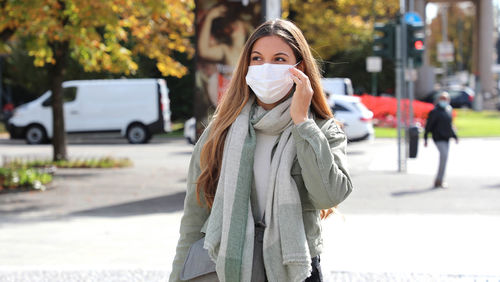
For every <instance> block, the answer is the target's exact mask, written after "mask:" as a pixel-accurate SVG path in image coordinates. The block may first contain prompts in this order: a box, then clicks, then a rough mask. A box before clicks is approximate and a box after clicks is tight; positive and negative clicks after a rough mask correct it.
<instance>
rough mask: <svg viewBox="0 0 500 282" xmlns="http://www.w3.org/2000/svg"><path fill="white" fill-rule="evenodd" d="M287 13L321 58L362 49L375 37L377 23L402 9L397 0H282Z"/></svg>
mask: <svg viewBox="0 0 500 282" xmlns="http://www.w3.org/2000/svg"><path fill="white" fill-rule="evenodd" d="M282 3H283V11H284V12H283V17H284V18H288V19H290V20H292V21H294V22H295V23H296V24H297V25H298V26H299V27H300V29H301V30H302V31H303V32H304V35H305V37H306V39H307V41H308V42H309V44H310V45H311V47H312V49H313V50H315V51H316V52H317V53H318V54H317V55H319V56H320V57H321V58H330V57H332V56H333V55H335V54H337V53H338V52H344V51H352V50H354V49H361V48H362V43H365V42H367V41H371V40H372V38H373V23H374V22H377V21H388V20H389V19H391V18H392V17H394V15H395V14H396V12H397V11H398V10H399V4H398V3H399V2H398V1H397V0H387V1H375V0H338V1H324V0H290V1H282Z"/></svg>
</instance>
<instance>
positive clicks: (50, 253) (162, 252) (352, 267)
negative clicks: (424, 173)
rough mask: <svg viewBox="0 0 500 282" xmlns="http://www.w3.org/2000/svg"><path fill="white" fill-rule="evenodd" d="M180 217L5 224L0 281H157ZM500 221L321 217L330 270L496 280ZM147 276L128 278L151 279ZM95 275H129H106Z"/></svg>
mask: <svg viewBox="0 0 500 282" xmlns="http://www.w3.org/2000/svg"><path fill="white" fill-rule="evenodd" d="M180 216H181V213H179V212H176V213H171V214H157V215H147V216H133V217H124V218H94V217H81V218H72V219H68V220H57V221H47V222H38V223H30V224H29V225H28V224H21V225H17V224H13V225H10V224H9V225H4V226H3V230H2V232H0V265H1V267H0V281H9V280H6V277H10V278H9V279H11V278H12V279H14V278H15V277H18V278H22V277H23V275H33V276H34V278H36V277H38V276H40V275H41V276H40V277H45V278H46V279H49V277H55V276H57V275H62V276H61V277H60V279H61V280H53V281H79V280H78V279H79V277H80V278H81V277H82V276H83V275H92V273H94V274H95V275H97V274H98V273H99V271H101V272H102V273H107V274H106V275H124V277H125V278H126V277H129V278H131V279H132V277H134V275H136V274H137V275H142V274H144V275H146V276H148V275H153V276H152V277H153V278H151V279H152V280H151V281H160V280H161V278H162V277H164V276H165V275H166V273H169V269H170V264H171V261H172V259H173V256H174V253H175V244H176V242H177V238H178V235H177V233H178V229H179V223H180ZM499 222H500V216H480V215H476V216H473V215H471V216H463V215H461V216H455V215H374V216H370V215H346V216H344V217H341V216H335V217H333V218H330V219H328V220H326V221H324V222H323V230H324V234H323V238H324V239H325V246H324V248H325V249H324V254H323V255H322V257H321V264H322V267H323V270H324V272H325V276H326V277H329V278H330V279H333V278H332V277H339V276H341V277H348V278H349V279H352V280H347V281H373V280H371V279H372V278H373V277H382V278H383V280H384V281H385V278H387V279H388V281H402V280H405V277H406V278H411V279H410V280H411V281H415V280H413V278H415V279H416V278H419V277H424V278H425V277H433V278H436V279H438V280H439V279H441V278H446V279H448V278H449V279H459V280H461V279H469V278H471V277H473V278H474V279H476V281H485V280H481V279H483V278H485V279H490V280H489V281H497V280H500V268H499V267H498V259H497V258H498V254H499V253H500V244H498V238H500V225H499V224H498V223H499ZM113 270H116V271H117V272H113ZM40 271H42V272H43V271H45V272H43V273H45V274H43V273H41V272H40ZM61 271H63V273H59V274H57V273H58V272H61ZM113 273H114V274H113ZM120 273H121V274H120ZM140 273H142V274H140ZM54 275H55V276H54ZM64 275H70V276H71V275H73V276H74V278H75V280H64V279H66V278H67V277H66V276H64ZM156 275H159V276H156ZM146 276H144V277H146ZM64 277H66V278H64ZM97 277H98V276H96V279H97ZM110 277H111V276H110ZM117 277H118V276H117ZM144 277H143V278H144ZM155 277H157V278H158V279H159V280H155V279H157V278H155ZM45 278H44V279H45ZM77 278H78V279H77ZM382 278H381V279H382ZM16 279H17V278H16ZM23 279H24V278H23ZM54 279H55V278H54ZM58 279H59V278H58ZM141 279H142V278H141ZM141 279H137V280H135V278H134V279H132V280H129V281H150V280H147V279H146V280H144V279H145V278H144V279H143V280H141ZM401 279H402V280H401ZM491 279H493V280H491ZM424 280H425V279H424ZM424 280H422V281H424ZM433 280H434V279H433ZM11 281H45V280H38V279H33V280H11ZM46 281H49V280H46ZM90 281H125V280H106V279H104V278H103V277H101V278H100V280H99V279H97V280H90ZM330 281H334V280H330ZM335 281H338V280H335ZM342 281H344V280H342ZM439 281H440V280H439Z"/></svg>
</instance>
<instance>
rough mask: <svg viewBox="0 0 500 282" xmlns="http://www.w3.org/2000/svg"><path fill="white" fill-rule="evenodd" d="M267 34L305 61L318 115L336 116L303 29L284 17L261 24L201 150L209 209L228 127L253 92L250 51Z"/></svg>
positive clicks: (202, 190) (199, 186) (202, 189)
mask: <svg viewBox="0 0 500 282" xmlns="http://www.w3.org/2000/svg"><path fill="white" fill-rule="evenodd" d="M265 36H278V37H280V38H281V39H282V40H283V41H284V42H285V43H287V44H288V45H289V46H290V47H291V48H292V50H293V52H294V55H295V58H296V59H297V62H299V61H302V66H303V72H304V73H305V74H306V75H307V76H308V77H309V80H310V82H311V86H312V89H313V91H314V94H313V97H312V101H311V107H312V110H313V112H314V114H315V116H316V117H317V118H321V119H330V118H332V117H333V115H332V112H331V110H330V107H329V106H328V103H327V101H326V98H325V95H324V93H323V89H322V87H321V81H320V78H321V76H320V73H319V68H318V65H317V64H316V60H315V59H314V57H313V56H312V54H311V50H310V49H309V45H308V44H307V41H306V39H305V37H304V35H303V34H302V32H301V31H300V29H299V28H298V27H297V26H296V25H295V24H293V23H292V22H290V21H286V20H281V19H276V20H271V21H267V22H265V23H263V24H262V25H260V26H259V27H258V28H257V29H256V30H255V31H254V32H253V34H252V35H251V36H250V37H249V38H248V40H247V42H246V43H245V46H244V48H243V52H242V53H241V55H240V58H239V60H238V65H237V67H236V69H235V71H234V73H233V76H232V79H231V82H230V83H229V87H228V89H227V91H226V92H225V94H224V95H223V97H222V100H221V102H220V104H219V105H218V106H217V109H216V110H215V113H214V116H213V120H212V125H211V127H210V132H209V133H208V136H207V140H206V142H205V144H204V146H203V148H202V150H201V155H200V168H201V174H200V176H199V177H198V180H197V183H196V191H197V198H198V203H200V205H201V200H200V197H201V195H204V199H205V203H206V204H207V207H208V208H209V209H210V208H211V207H212V204H213V201H214V197H215V192H216V190H217V183H218V181H219V176H220V170H221V166H222V154H223V151H224V143H225V140H226V136H227V132H228V129H229V127H230V126H231V124H232V123H233V122H234V121H235V120H236V117H238V115H239V114H240V112H241V111H242V110H243V107H244V106H245V104H246V103H247V101H248V100H249V98H250V95H253V94H251V93H252V92H251V91H250V88H249V87H248V86H247V84H246V81H245V76H246V74H247V71H248V66H249V64H250V53H251V52H252V48H253V45H254V44H255V42H256V41H257V40H258V39H260V38H262V37H265ZM331 213H333V209H328V210H322V211H321V218H326V217H327V216H328V215H330V214H331Z"/></svg>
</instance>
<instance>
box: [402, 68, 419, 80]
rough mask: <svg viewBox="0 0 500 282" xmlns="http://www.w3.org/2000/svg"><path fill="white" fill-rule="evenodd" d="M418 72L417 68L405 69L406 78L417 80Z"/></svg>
mask: <svg viewBox="0 0 500 282" xmlns="http://www.w3.org/2000/svg"><path fill="white" fill-rule="evenodd" d="M417 78H418V73H417V70H416V69H406V70H405V80H406V81H417Z"/></svg>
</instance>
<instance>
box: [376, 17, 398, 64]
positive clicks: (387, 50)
mask: <svg viewBox="0 0 500 282" xmlns="http://www.w3.org/2000/svg"><path fill="white" fill-rule="evenodd" d="M395 27H396V25H395V24H394V23H392V22H388V23H376V24H375V26H374V30H375V36H374V37H373V55H374V56H379V57H383V58H387V59H390V60H394V49H395V48H394V43H395Z"/></svg>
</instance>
